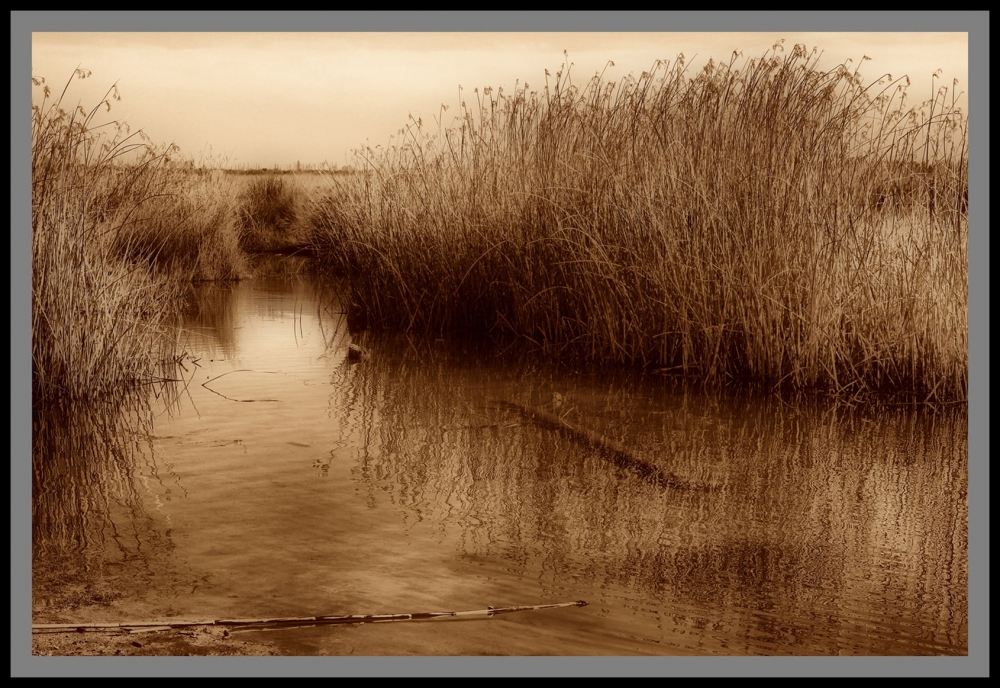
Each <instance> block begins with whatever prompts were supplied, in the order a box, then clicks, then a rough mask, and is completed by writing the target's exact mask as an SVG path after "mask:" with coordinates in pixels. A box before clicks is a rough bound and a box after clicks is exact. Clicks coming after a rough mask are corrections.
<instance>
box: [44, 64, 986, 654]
mask: <svg viewBox="0 0 1000 688" xmlns="http://www.w3.org/2000/svg"><path fill="white" fill-rule="evenodd" d="M816 60H817V54H816V53H815V52H813V53H809V52H807V51H806V50H805V49H804V48H802V47H801V46H796V47H795V48H794V49H792V50H791V51H789V52H787V53H784V52H782V51H781V50H780V49H779V48H777V47H776V48H775V50H774V51H772V52H770V53H768V54H766V55H764V56H762V57H760V58H755V59H749V60H745V61H743V60H742V58H738V57H737V56H735V55H734V57H733V59H732V60H731V61H730V62H728V63H724V64H717V63H714V62H710V63H709V64H708V65H707V66H706V67H705V68H704V69H703V70H702V71H700V72H698V73H697V74H689V73H688V71H687V69H686V67H685V61H684V58H683V56H681V57H679V58H678V59H677V60H676V61H675V62H672V63H665V62H664V63H659V62H658V63H657V64H655V65H654V66H653V67H652V68H651V70H650V71H649V72H647V73H643V74H641V75H640V76H638V77H631V76H630V77H626V78H624V79H622V80H620V81H618V82H607V81H605V80H604V79H603V78H602V76H601V75H596V76H595V77H594V78H593V79H592V80H590V81H588V82H586V83H585V84H584V85H583V86H577V85H575V84H574V83H573V81H572V79H571V77H570V72H571V64H568V63H567V64H566V65H565V66H564V67H563V69H562V70H561V71H559V72H558V73H556V75H555V76H554V77H551V76H550V77H548V78H547V82H546V84H545V85H544V86H543V87H542V88H535V89H531V88H529V87H528V85H527V84H524V85H523V86H521V85H519V86H517V87H516V88H515V89H514V90H513V91H512V92H510V93H505V92H504V91H503V90H502V89H497V90H495V91H494V90H493V89H489V88H486V89H483V90H478V89H477V90H476V91H474V92H473V94H472V95H469V94H466V100H465V101H464V102H461V105H460V111H459V112H458V115H457V117H455V119H454V120H453V122H452V124H450V125H447V124H446V122H445V108H444V107H442V111H441V113H440V118H439V120H438V121H437V122H435V123H434V125H433V126H432V125H430V124H425V123H424V122H423V121H421V120H420V119H416V120H412V121H411V122H410V123H409V124H408V125H407V126H406V127H405V128H404V129H403V130H402V131H401V133H400V138H399V139H398V140H396V141H395V143H394V144H391V145H390V146H388V147H386V148H382V147H379V148H376V149H364V150H359V151H357V159H356V160H355V164H354V165H352V166H351V168H350V170H349V171H343V170H342V171H339V172H337V173H325V174H312V173H301V174H293V173H287V174H279V173H277V172H276V171H267V172H261V173H258V172H256V171H255V172H253V173H251V172H247V171H242V172H240V171H234V170H225V169H221V167H219V166H215V167H213V166H212V165H208V166H205V165H196V164H194V163H193V162H192V161H191V160H189V159H186V158H184V157H183V156H182V155H181V154H180V153H179V151H178V150H177V149H176V148H175V147H173V146H157V145H154V144H153V143H152V142H150V141H149V140H148V139H146V138H145V137H144V136H143V135H142V134H141V133H140V132H137V133H134V134H133V133H131V132H130V131H129V130H128V128H127V127H126V126H125V125H123V124H117V123H115V122H111V123H104V124H102V122H103V120H102V117H104V115H103V114H102V113H103V112H105V111H108V110H110V109H111V105H112V103H113V101H115V99H116V98H117V91H116V90H115V89H114V88H112V89H111V90H109V91H108V93H107V95H106V96H105V98H104V99H103V100H102V101H101V102H100V103H99V104H98V105H97V106H96V107H94V108H92V109H90V110H85V109H82V108H80V107H76V108H71V107H68V106H66V105H65V103H66V102H68V101H69V98H68V96H67V93H68V92H69V90H70V89H71V86H72V81H73V79H70V82H69V83H67V84H66V87H65V88H64V89H63V91H62V92H61V93H60V94H58V95H56V96H55V97H53V94H52V93H51V92H50V91H49V90H48V85H47V84H46V83H45V81H44V80H43V79H41V78H37V77H36V78H35V79H33V82H34V84H35V88H36V98H35V101H34V103H35V105H34V106H33V108H32V370H33V398H34V402H35V407H34V415H33V441H34V444H33V483H32V495H33V519H32V524H33V547H34V552H33V583H32V585H33V616H34V617H35V618H34V620H35V621H37V622H60V623H61V622H67V623H78V622H80V621H100V622H103V621H109V620H111V619H117V620H121V619H154V620H155V619H162V618H175V617H177V618H180V617H184V616H188V617H191V618H273V617H277V616H280V615H289V614H290V615H292V616H296V617H298V616H307V615H314V614H316V613H322V614H339V613H344V612H346V613H355V612H364V613H370V612H375V613H381V612H396V611H399V610H400V609H408V610H411V611H412V610H414V609H444V608H455V609H460V608H468V609H477V608H481V606H482V603H483V600H484V599H486V601H487V603H492V602H494V601H496V602H498V603H501V604H507V603H513V604H520V603H525V602H531V603H534V602H538V601H544V602H550V601H551V602H564V601H566V600H576V599H587V598H589V599H591V600H600V604H591V605H589V606H587V607H585V608H582V609H580V610H577V611H579V614H578V615H577V616H576V617H573V616H566V615H564V616H558V615H557V614H554V615H553V616H552V617H550V618H548V619H546V620H544V621H535V622H532V621H525V622H523V623H520V622H511V623H510V624H509V625H497V624H494V625H492V626H489V625H487V624H481V625H474V624H468V625H463V624H458V625H455V624H452V625H451V626H448V625H443V624H442V625H439V626H435V627H434V631H432V632H428V630H427V628H428V627H427V626H424V627H415V626H411V627H408V628H404V627H390V626H387V625H385V624H379V625H377V627H375V628H363V629H361V628H359V629H351V632H350V634H334V633H329V632H328V631H329V629H326V630H317V629H312V630H303V631H301V632H299V633H296V634H291V633H290V634H288V635H282V637H281V638H280V639H279V638H276V639H275V640H273V641H271V640H268V642H269V643H272V642H273V644H274V647H272V646H271V645H268V646H267V648H265V649H261V647H263V646H261V647H256V649H253V648H251V646H250V645H245V646H240V647H241V648H242V649H237V650H233V649H232V648H231V647H228V646H227V647H216V645H218V643H215V641H216V640H218V639H214V640H213V639H207V640H205V643H207V644H205V643H201V644H199V643H200V641H199V643H195V641H194V640H191V641H190V642H189V641H187V640H185V639H181V640H182V641H183V642H181V643H180V644H178V643H173V644H171V643H169V642H165V643H160V644H157V643H148V644H147V645H148V647H147V649H146V650H143V651H142V652H139V653H160V652H164V653H170V652H174V653H181V652H186V651H194V650H192V647H194V646H195V645H197V648H195V649H196V650H197V651H199V652H200V651H209V649H205V648H207V647H208V646H209V645H211V646H212V647H211V648H210V649H211V651H213V652H230V651H234V652H235V651H239V652H244V653H251V652H265V651H266V652H272V651H281V652H282V653H283V654H289V655H303V654H351V653H355V649H357V654H380V653H389V654H393V653H397V652H398V653H399V654H405V653H413V654H466V655H468V654H490V653H497V652H500V653H506V654H510V655H523V654H531V653H542V654H566V653H570V654H572V653H590V654H669V653H676V652H682V653H685V654H814V655H815V654H838V653H841V654H865V653H872V652H875V653H882V654H957V655H961V654H966V653H967V651H968V628H967V618H968V606H967V595H966V593H967V587H968V585H967V583H968V574H967V549H968V542H967V522H968V509H967V459H968V447H967V440H966V434H967V427H966V426H967V411H966V409H965V408H964V405H963V404H962V403H950V402H962V401H964V400H965V398H966V391H967V388H968V368H967V365H968V353H967V351H968V329H967V325H968V312H967V302H968V248H967V240H968V232H969V216H968V165H967V163H968V122H967V120H966V118H965V115H964V114H963V113H962V112H961V111H960V110H959V109H958V108H957V107H956V105H955V100H954V98H955V94H954V91H953V90H952V89H951V88H942V89H941V90H940V91H939V92H938V94H937V95H936V97H935V98H934V100H932V101H931V102H928V103H925V104H924V105H923V106H919V107H916V108H910V107H909V106H907V104H906V101H905V92H906V85H907V84H908V81H907V80H906V79H905V77H904V78H902V79H893V78H892V77H890V76H888V75H886V76H885V77H883V78H881V79H876V80H875V81H864V80H862V78H861V76H860V74H859V72H858V71H857V70H851V69H849V68H847V67H846V66H841V67H839V68H837V69H834V70H829V71H821V70H818V69H817V68H816ZM88 76H89V73H88V72H86V71H83V70H78V71H77V73H76V74H75V75H74V78H77V77H78V78H87V77H88ZM288 253H301V254H303V255H292V256H290V255H286V254H288ZM258 254H260V255H258ZM263 254H267V255H263ZM358 352H362V353H360V354H359V353H358ZM196 381H197V382H201V383H202V384H196ZM734 387H738V388H739V389H738V390H735V391H734V390H733V389H732V388H734ZM727 388H728V389H727ZM775 391H778V392H779V394H777V395H775V394H772V392H775ZM128 392H135V393H134V394H128ZM148 392H153V394H150V393H148ZM815 392H819V393H820V394H814V393H815ZM886 393H888V394H890V395H892V396H893V398H891V399H887V398H885V396H886ZM823 394H826V395H829V397H831V398H822V396H823ZM899 395H901V396H903V397H905V399H906V400H907V402H909V401H917V402H930V403H926V404H917V405H913V406H911V405H909V404H899V403H897V402H899V401H900V399H899ZM862 396H864V397H865V400H866V402H870V403H864V404H858V403H855V402H856V401H857V400H858V399H859V398H860V397H862ZM789 401H791V403H789ZM236 402H238V403H236ZM941 402H944V403H943V404H942V403H941ZM237 411H238V412H237ZM901 495H905V499H904V498H901ZM442 591H444V592H442ZM484 596H485V597H484ZM446 598H447V599H446ZM556 598H558V599H556ZM560 613H561V612H560ZM581 619H583V621H581ZM498 629H499V630H498ZM277 635H278V634H275V636H277ZM262 638H263V636H261V638H258V640H261V639H262ZM175 640H176V639H175ZM209 641H211V642H209ZM71 642H72V641H71V640H70V639H69V638H65V639H62V638H61V639H59V642H55V641H52V643H51V644H50V645H44V644H41V643H36V653H44V652H50V651H52V652H59V653H63V654H70V653H73V652H77V651H79V650H80V648H79V647H76V649H73V646H71V645H69V643H71ZM219 642H220V643H221V641H219ZM129 647H135V648H136V650H139V649H141V648H140V646H136V645H135V643H132V644H131V645H129ZM198 648H200V649H198ZM275 648H277V649H275ZM85 649H86V648H85ZM115 649H117V650H121V649H122V648H121V647H120V646H118V645H114V644H113V643H112V644H108V645H107V646H104V647H101V648H98V649H97V650H96V651H98V652H100V651H105V652H108V653H110V652H112V651H114V650H115ZM125 650H126V651H129V652H131V651H132V650H128V648H125Z"/></svg>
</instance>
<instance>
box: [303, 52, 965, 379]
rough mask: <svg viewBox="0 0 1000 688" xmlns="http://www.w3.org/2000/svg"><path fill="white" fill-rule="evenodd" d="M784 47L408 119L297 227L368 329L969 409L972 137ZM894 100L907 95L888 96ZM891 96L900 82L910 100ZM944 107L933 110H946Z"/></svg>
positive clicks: (562, 76)
mask: <svg viewBox="0 0 1000 688" xmlns="http://www.w3.org/2000/svg"><path fill="white" fill-rule="evenodd" d="M779 49H780V46H775V49H774V50H773V51H771V52H769V53H768V54H766V55H764V56H762V57H761V58H758V59H751V60H748V61H747V62H746V63H745V64H744V65H743V66H742V67H739V66H738V65H737V64H736V55H735V53H734V57H733V60H732V61H731V62H730V63H729V64H716V63H713V62H710V63H709V64H708V65H707V66H706V67H705V68H704V70H703V71H701V72H700V73H699V74H697V75H696V76H694V77H690V76H688V75H687V73H686V71H685V69H684V62H683V56H681V57H679V58H678V60H677V61H676V62H675V63H674V64H673V65H672V66H671V65H669V64H668V63H660V62H658V63H657V64H656V65H655V66H654V68H653V69H652V70H651V71H650V72H648V73H643V74H642V75H641V76H640V77H639V78H634V77H631V76H630V77H626V78H624V79H622V80H621V81H619V82H618V83H606V82H604V81H603V80H602V79H601V77H600V76H595V78H594V79H593V80H592V81H590V82H589V84H588V85H587V86H586V87H585V88H583V89H579V88H577V87H575V86H573V85H571V83H570V80H569V67H564V69H563V71H561V72H559V73H558V74H557V75H556V78H555V81H554V87H552V88H550V85H549V84H548V83H547V84H546V86H545V88H544V90H542V91H541V92H538V91H529V89H528V86H527V84H525V85H524V86H523V87H518V88H516V89H515V90H514V92H513V93H511V94H505V93H503V91H502V90H499V91H496V92H494V91H493V90H492V89H489V88H487V89H485V90H484V91H482V92H481V93H480V92H479V91H478V89H477V91H476V94H475V95H476V99H477V102H476V103H475V104H474V106H473V107H472V108H469V107H466V105H465V103H464V102H463V103H462V111H461V115H460V117H459V118H458V119H457V122H456V124H455V125H454V126H452V127H451V128H448V129H441V130H440V131H439V132H438V133H437V134H436V135H433V136H431V135H427V134H425V133H424V130H423V126H422V125H423V123H422V122H421V121H419V120H415V121H411V123H410V124H409V126H408V127H406V129H404V130H403V131H402V132H401V133H402V136H403V138H402V140H400V141H399V142H398V144H397V145H393V146H390V147H389V148H386V149H382V148H379V149H376V150H371V149H368V150H366V151H363V152H361V153H359V156H360V162H362V163H364V164H365V165H366V166H367V169H366V171H365V172H364V173H363V174H358V175H354V176H352V177H348V178H346V179H344V180H341V179H334V180H333V181H334V183H335V184H336V185H337V186H338V193H337V194H336V195H334V196H333V197H331V198H330V199H328V200H326V201H324V202H322V203H319V204H317V205H316V206H315V207H314V209H313V212H312V215H311V224H312V229H313V242H314V244H315V246H316V249H317V251H319V252H320V253H321V255H323V256H325V260H326V262H327V263H328V264H329V265H330V266H331V267H333V268H337V269H340V270H343V271H345V272H347V273H348V274H349V275H350V276H351V277H352V289H353V299H354V301H355V306H356V307H359V308H362V309H363V310H365V311H366V312H367V314H368V318H369V321H370V322H372V323H373V324H374V325H376V326H385V327H397V328H403V329H407V330H423V331H430V332H435V333H441V332H445V331H453V330H466V331H469V332H473V333H481V334H484V335H488V336H490V337H493V338H495V339H497V340H506V339H510V338H511V337H517V338H523V339H526V340H529V341H531V342H534V343H535V344H536V345H537V347H538V348H539V349H540V350H542V351H544V352H547V353H551V354H554V355H558V356H569V357H575V358H583V359H588V360H593V361H607V362H619V363H625V364H638V365H643V366H647V367H656V368H660V369H666V370H670V371H677V372H679V373H686V374H692V375H697V376H700V377H702V378H704V379H705V380H708V381H714V382H727V381H731V380H746V379H750V380H756V381H758V382H763V383H767V384H771V385H787V386H791V387H794V388H800V389H807V388H820V389H826V390H832V391H834V392H837V393H853V392H857V391H862V390H868V391H873V390H879V391H906V392H913V393H919V394H922V395H926V396H927V398H937V399H945V398H947V399H963V398H964V397H965V393H966V389H967V385H968V373H967V360H968V358H967V275H968V267H967V264H968V263H967V252H968V249H967V236H968V210H967V189H968V171H967V170H968V168H967V121H966V119H965V118H964V116H963V115H962V113H961V112H960V111H959V110H958V109H957V108H956V107H955V105H954V94H950V93H949V92H948V90H947V89H942V90H941V91H939V93H938V96H937V97H936V98H935V99H934V100H933V101H932V102H930V103H927V104H926V105H925V107H924V108H922V109H919V108H918V109H912V108H911V109H908V108H905V107H904V104H903V103H904V100H905V85H904V84H903V83H901V81H902V80H900V79H896V80H892V79H891V77H889V76H888V75H886V77H884V78H883V79H880V80H878V81H876V82H875V83H873V84H870V85H867V86H866V85H864V84H863V83H862V81H861V78H860V76H859V75H858V73H857V71H856V70H855V71H853V72H852V71H850V70H848V69H847V68H846V67H845V66H840V67H838V68H837V69H834V70H831V71H826V72H823V71H819V70H817V69H816V68H815V64H816V60H817V59H818V57H817V53H816V51H815V50H814V51H813V52H812V53H809V52H807V51H806V49H805V47H804V46H795V48H794V49H793V50H792V51H791V53H790V54H788V55H787V56H785V57H782V56H781V55H780V54H779ZM904 78H905V77H904ZM907 83H908V80H907ZM949 95H950V96H951V101H950V102H946V101H947V100H948V96H949Z"/></svg>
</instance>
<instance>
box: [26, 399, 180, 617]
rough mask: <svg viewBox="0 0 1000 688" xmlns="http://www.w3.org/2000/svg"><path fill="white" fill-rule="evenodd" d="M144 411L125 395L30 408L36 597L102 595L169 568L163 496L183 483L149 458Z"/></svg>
mask: <svg viewBox="0 0 1000 688" xmlns="http://www.w3.org/2000/svg"><path fill="white" fill-rule="evenodd" d="M150 411H151V407H150V406H149V405H147V404H146V403H145V402H144V401H137V400H135V399H131V398H130V399H125V400H105V401H103V402H91V403H88V404H79V403H78V404H73V405H72V406H55V405H48V406H42V407H36V408H35V409H34V413H33V418H32V430H33V436H32V442H33V445H32V468H33V472H32V496H33V500H32V550H33V561H32V572H33V581H34V582H33V595H34V603H35V605H36V607H39V606H40V607H56V608H63V607H66V606H70V607H76V606H80V605H88V604H94V603H97V604H108V603H111V602H113V601H114V600H116V599H119V598H122V597H125V596H127V595H130V594H141V592H142V590H143V588H144V587H146V586H147V585H148V584H149V583H150V581H152V579H153V578H155V577H158V576H162V575H163V574H164V573H165V572H167V571H168V570H170V569H171V568H172V564H171V561H170V557H171V552H172V550H173V542H172V540H171V523H170V504H169V503H170V502H171V501H172V500H174V499H177V498H180V497H183V486H182V485H181V484H180V481H179V479H178V477H177V476H176V475H174V474H172V473H171V471H170V469H169V465H166V466H161V465H158V464H157V462H156V460H155V457H154V454H153V450H152V445H151V440H150V439H149V437H150V428H151V418H150Z"/></svg>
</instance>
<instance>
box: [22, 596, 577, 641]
mask: <svg viewBox="0 0 1000 688" xmlns="http://www.w3.org/2000/svg"><path fill="white" fill-rule="evenodd" d="M586 606H587V603H586V602H585V601H584V600H577V601H576V602H560V603H557V604H536V605H530V606H520V607H487V608H486V609H474V610H471V611H464V612H420V613H416V614H367V615H364V614H350V615H347V616H294V617H279V618H275V619H215V620H212V621H123V622H120V623H100V624H66V623H61V624H31V632H32V633H64V632H66V631H79V632H88V631H90V632H101V631H104V632H108V631H126V632H142V631H166V630H171V629H176V628H191V627H194V626H237V627H240V628H252V627H256V626H262V627H277V628H293V627H296V626H325V625H334V624H361V623H385V622H392V621H429V620H431V619H449V618H450V619H475V618H483V619H488V618H490V617H493V616H497V615H499V614H510V613H512V612H527V611H535V610H539V609H559V608H565V607H586Z"/></svg>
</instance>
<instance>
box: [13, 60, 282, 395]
mask: <svg viewBox="0 0 1000 688" xmlns="http://www.w3.org/2000/svg"><path fill="white" fill-rule="evenodd" d="M88 76H89V72H86V71H84V70H77V72H76V73H75V74H74V77H75V78H87V77H88ZM71 81H72V79H71ZM33 83H34V85H35V87H36V88H37V89H38V90H39V92H40V93H39V96H40V97H39V99H38V102H37V104H36V105H33V107H32V142H31V143H32V145H31V164H32V208H31V224H32V256H31V261H32V370H33V387H34V395H35V398H36V400H38V399H51V398H57V397H68V398H72V399H83V398H91V397H103V396H107V395H109V394H117V393H119V392H121V391H122V390H124V389H128V388H135V387H136V386H146V385H149V384H155V383H158V382H162V381H164V380H167V379H171V376H172V373H171V370H172V366H173V365H174V364H175V363H176V361H177V359H178V357H180V356H181V355H182V354H183V352H180V351H177V350H176V349H175V347H174V346H173V343H171V342H168V341H166V340H164V338H163V336H162V334H163V329H162V327H161V324H162V322H163V321H164V319H165V318H167V317H170V316H173V315H174V314H176V312H177V311H178V309H179V308H180V307H181V306H182V304H183V300H184V292H185V285H186V284H187V283H190V282H192V281H201V280H234V279H241V278H244V277H247V276H249V275H250V274H251V272H252V270H251V267H250V263H249V261H248V255H249V253H251V252H253V251H257V250H263V249H273V248H276V247H282V246H287V245H290V244H293V243H295V242H296V241H297V240H296V239H295V238H294V236H292V235H293V234H294V232H295V231H296V228H295V227H293V224H294V222H295V219H296V210H295V205H296V204H298V203H299V200H298V199H296V198H294V197H293V193H292V191H291V190H290V185H289V184H288V183H286V182H285V181H284V180H282V179H280V178H278V179H271V178H263V179H253V180H244V179H243V178H241V177H239V176H236V175H227V174H225V173H223V172H222V171H221V170H206V169H197V168H195V167H194V165H193V164H192V162H191V161H189V160H185V159H184V158H182V157H180V156H179V151H178V150H177V148H176V147H174V146H156V145H153V144H152V143H151V142H150V141H149V140H148V138H146V137H145V136H144V135H143V134H142V132H136V133H134V134H133V133H130V132H129V129H128V127H127V125H125V124H122V123H117V122H113V121H112V122H110V123H103V124H98V123H97V122H98V121H99V119H100V118H99V115H100V113H103V112H105V111H107V110H110V109H111V102H112V101H114V100H116V99H117V98H118V94H117V90H116V89H115V88H112V89H110V90H109V91H108V92H107V94H106V96H105V98H104V100H102V101H101V102H100V103H99V104H98V105H97V106H95V107H93V108H92V109H91V110H89V111H87V110H84V109H83V108H82V107H80V106H77V107H76V108H75V109H74V108H68V107H66V106H64V104H63V100H64V98H65V97H66V93H67V91H68V89H69V87H70V85H71V84H70V83H67V84H66V87H65V88H64V89H63V91H62V93H61V94H59V95H58V96H57V97H55V98H53V96H52V93H51V92H50V90H49V86H48V85H47V84H46V83H45V81H44V79H42V78H37V77H36V78H35V79H33Z"/></svg>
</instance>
